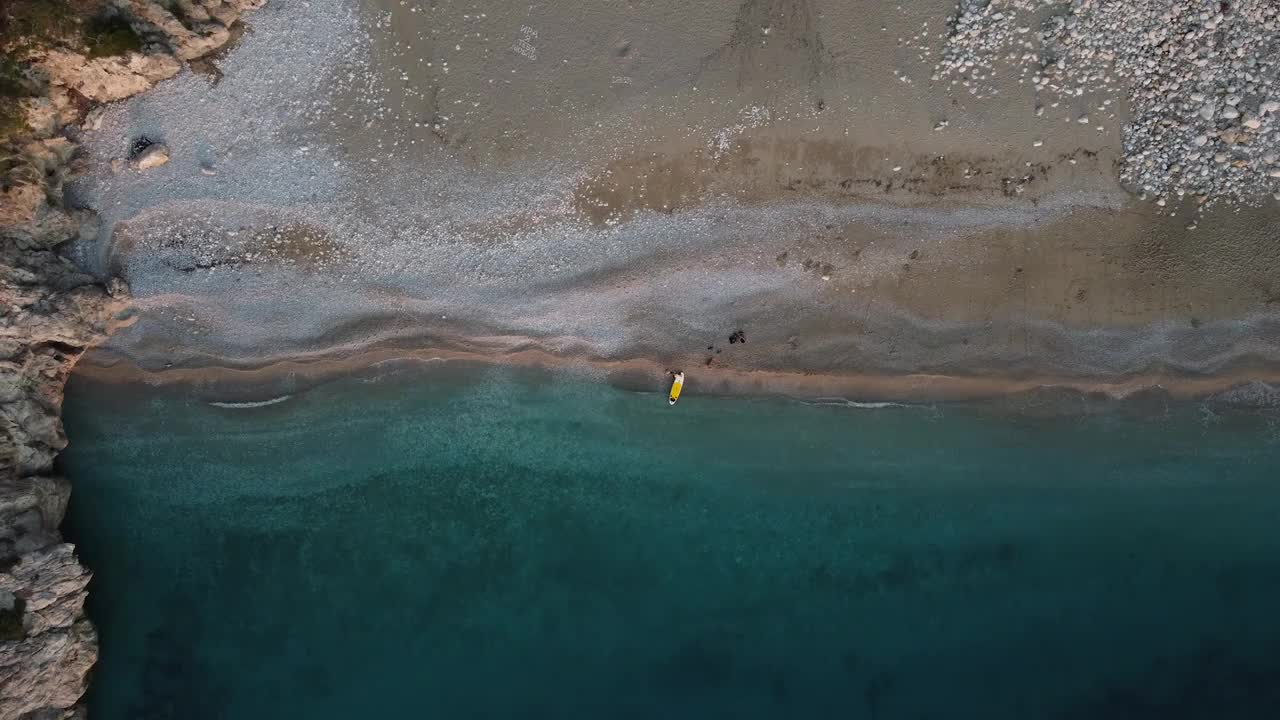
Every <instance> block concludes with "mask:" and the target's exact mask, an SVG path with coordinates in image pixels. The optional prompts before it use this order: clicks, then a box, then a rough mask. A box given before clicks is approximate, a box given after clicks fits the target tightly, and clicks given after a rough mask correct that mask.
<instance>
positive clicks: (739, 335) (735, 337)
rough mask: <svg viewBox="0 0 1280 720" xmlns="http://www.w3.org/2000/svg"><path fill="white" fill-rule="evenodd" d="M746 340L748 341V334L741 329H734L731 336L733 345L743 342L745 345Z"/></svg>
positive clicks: (730, 340)
mask: <svg viewBox="0 0 1280 720" xmlns="http://www.w3.org/2000/svg"><path fill="white" fill-rule="evenodd" d="M746 342H747V334H746V333H744V332H742V331H741V330H734V331H733V334H732V335H730V336H729V344H730V345H733V344H735V343H743V344H744V345H745V344H746Z"/></svg>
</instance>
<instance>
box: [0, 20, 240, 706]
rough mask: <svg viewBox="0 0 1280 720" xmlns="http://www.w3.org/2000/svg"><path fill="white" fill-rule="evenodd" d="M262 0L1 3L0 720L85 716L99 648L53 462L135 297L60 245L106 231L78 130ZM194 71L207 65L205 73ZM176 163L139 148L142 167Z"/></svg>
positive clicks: (209, 49) (209, 45)
mask: <svg viewBox="0 0 1280 720" xmlns="http://www.w3.org/2000/svg"><path fill="white" fill-rule="evenodd" d="M264 2H265V0H174V1H172V2H161V1H158V0H59V1H58V2H43V1H31V2H27V1H26V0H11V1H10V2H0V15H3V16H4V17H3V18H0V24H2V25H6V26H7V27H0V91H3V94H4V97H2V98H0V105H4V106H5V108H4V111H5V112H4V117H3V118H0V120H2V121H3V122H0V126H2V127H0V720H10V719H13V720H18V719H20V718H41V720H55V719H57V718H83V717H85V715H86V713H87V710H86V708H85V705H84V703H83V701H82V698H83V696H84V693H85V690H86V689H87V687H88V684H89V678H90V673H91V670H92V668H93V665H94V663H95V662H96V661H97V657H98V638H97V633H96V631H95V629H94V627H93V625H92V624H91V623H90V621H89V620H88V619H87V618H86V616H85V612H84V603H85V599H86V596H87V591H86V587H87V585H88V583H89V579H90V577H91V576H92V575H91V573H90V571H89V570H88V569H86V568H85V567H84V566H83V565H81V564H80V562H79V560H78V559H77V557H76V554H75V548H74V546H73V545H71V544H70V543H67V542H64V541H63V538H62V536H61V533H60V532H59V531H58V527H59V525H60V524H61V522H62V518H63V514H64V513H65V511H66V507H67V502H68V499H69V498H70V494H71V486H70V484H69V483H68V482H67V480H66V479H65V478H62V477H59V476H58V475H57V474H56V473H55V472H54V458H55V456H56V455H57V453H58V452H59V451H60V450H61V449H62V448H63V447H64V446H65V445H66V437H65V435H64V434H63V430H62V422H61V419H60V414H61V407H62V395H63V386H64V384H65V383H66V380H67V377H68V376H69V375H70V372H71V368H72V367H73V366H74V365H75V363H76V361H77V360H78V359H79V358H80V356H81V355H82V354H83V353H84V351H85V350H86V349H88V348H89V347H91V346H92V345H94V344H96V343H97V342H99V341H100V340H102V339H103V338H105V337H106V335H107V334H109V333H110V331H111V330H112V329H113V327H114V326H115V325H116V324H117V322H118V321H117V318H118V317H119V316H120V312H121V311H122V310H123V309H124V307H125V306H126V304H127V302H128V290H127V288H126V287H125V285H124V283H122V282H120V281H111V282H110V283H107V284H105V285H104V284H103V283H101V282H100V281H99V280H98V279H97V278H94V277H92V276H91V275H89V274H88V273H85V272H83V271H82V270H81V269H80V268H78V267H76V265H75V264H74V263H72V262H71V261H70V260H68V259H67V258H66V257H64V256H63V255H61V254H60V253H59V250H58V248H59V246H61V245H63V244H64V243H66V242H68V241H70V240H72V239H75V238H77V237H82V238H87V237H93V236H95V235H96V234H97V232H98V222H97V218H96V215H95V213H93V212H92V211H91V210H86V209H79V208H73V207H68V205H67V204H66V201H65V198H64V193H63V185H64V183H65V182H66V181H67V180H68V179H69V178H70V177H72V176H73V175H74V174H75V173H76V172H77V160H78V153H77V150H78V140H79V137H80V134H81V133H82V132H84V131H86V130H91V129H93V128H94V127H95V126H96V122H98V117H99V111H98V110H97V108H98V106H99V105H101V104H103V103H109V102H113V101H117V100H121V99H124V98H127V97H129V96H132V95H135V94H137V93H140V92H143V91H145V90H147V89H149V88H151V87H152V86H154V85H155V84H156V83H158V82H160V81H161V80H165V79H168V78H170V77H173V76H174V75H176V74H178V72H179V71H180V70H181V69H182V67H183V64H184V62H186V63H193V65H194V64H195V63H206V64H207V63H208V60H207V59H205V58H208V56H209V55H210V54H211V53H213V52H215V51H217V50H219V49H221V48H223V47H224V46H226V45H227V44H228V43H230V42H232V41H233V40H234V39H235V38H236V37H238V36H239V33H240V24H239V22H240V16H241V15H242V14H243V13H245V12H247V11H249V10H253V9H256V8H258V7H261V6H262V5H263V4H264ZM195 69H200V68H199V67H196V68H195ZM166 159H167V156H166V155H165V154H164V148H163V146H157V145H155V144H151V143H147V144H146V146H144V147H140V148H135V157H134V160H133V163H132V165H133V169H134V171H137V172H145V170H146V169H147V168H148V167H154V166H155V165H158V164H161V163H163V162H164V161H165V160H166Z"/></svg>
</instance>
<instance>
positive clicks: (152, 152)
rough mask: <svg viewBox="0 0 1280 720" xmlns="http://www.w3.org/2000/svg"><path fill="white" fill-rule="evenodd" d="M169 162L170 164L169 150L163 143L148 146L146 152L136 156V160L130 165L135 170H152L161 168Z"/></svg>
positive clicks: (131, 161) (130, 162)
mask: <svg viewBox="0 0 1280 720" xmlns="http://www.w3.org/2000/svg"><path fill="white" fill-rule="evenodd" d="M167 162H169V148H167V147H165V146H164V144H162V143H156V144H154V145H148V146H147V149H146V150H143V151H142V152H140V153H138V154H137V155H136V156H134V158H133V159H132V160H130V161H129V165H130V166H131V167H133V169H134V170H150V169H151V168H157V167H160V166H161V165H163V164H165V163H167Z"/></svg>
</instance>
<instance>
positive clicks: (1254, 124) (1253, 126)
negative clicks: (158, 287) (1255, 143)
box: [1241, 117, 1262, 130]
mask: <svg viewBox="0 0 1280 720" xmlns="http://www.w3.org/2000/svg"><path fill="white" fill-rule="evenodd" d="M1241 124H1242V125H1244V126H1245V127H1247V128H1249V129H1250V130H1257V129H1258V128H1260V127H1262V121H1261V120H1259V119H1258V118H1256V117H1251V118H1245V121H1244V122H1243V123H1241Z"/></svg>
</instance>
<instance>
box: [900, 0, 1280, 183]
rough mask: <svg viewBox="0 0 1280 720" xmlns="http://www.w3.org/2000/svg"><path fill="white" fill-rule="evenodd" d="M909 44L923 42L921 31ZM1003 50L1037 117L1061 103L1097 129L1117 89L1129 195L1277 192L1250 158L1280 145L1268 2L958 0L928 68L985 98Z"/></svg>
mask: <svg viewBox="0 0 1280 720" xmlns="http://www.w3.org/2000/svg"><path fill="white" fill-rule="evenodd" d="M912 41H913V42H916V43H918V44H919V47H920V48H921V49H922V50H927V49H929V48H928V45H929V44H930V43H928V42H926V40H925V38H924V36H923V35H919V36H917V37H915V38H912ZM922 57H925V58H930V59H932V58H937V57H938V55H937V54H936V53H934V52H932V51H931V52H922ZM1007 61H1012V62H1013V63H1014V64H1015V65H1016V66H1017V73H1018V81H1019V82H1022V83H1030V84H1031V85H1032V87H1033V88H1034V89H1035V91H1036V93H1037V96H1038V97H1037V103H1036V115H1037V116H1040V115H1041V114H1042V113H1043V112H1044V108H1045V107H1046V106H1048V107H1051V108H1058V107H1059V106H1062V111H1068V112H1069V111H1070V110H1068V108H1072V109H1074V111H1075V113H1076V115H1075V118H1074V119H1075V120H1076V122H1078V123H1080V124H1094V125H1095V126H1098V127H1102V126H1103V125H1104V123H1103V122H1102V121H1101V120H1100V119H1099V117H1098V116H1104V117H1105V118H1106V119H1114V118H1116V117H1117V110H1118V108H1117V107H1116V106H1115V105H1112V104H1111V103H1110V102H1109V101H1110V100H1111V99H1112V97H1114V96H1122V97H1127V99H1128V102H1129V121H1128V123H1127V124H1126V125H1125V126H1124V128H1123V135H1122V143H1123V154H1122V156H1121V158H1120V179H1121V182H1122V183H1123V184H1124V185H1125V186H1126V187H1128V188H1130V189H1131V190H1132V191H1134V192H1135V193H1140V194H1142V195H1145V196H1146V197H1147V198H1148V199H1150V200H1153V201H1154V200H1157V199H1165V200H1166V201H1170V202H1171V201H1173V200H1175V199H1176V198H1178V197H1182V196H1185V195H1203V196H1205V197H1207V198H1208V202H1207V203H1204V204H1203V205H1202V206H1204V205H1211V204H1214V203H1216V202H1232V203H1240V202H1250V201H1252V200H1254V199H1257V198H1261V197H1265V196H1267V195H1270V194H1272V193H1274V192H1275V191H1276V190H1277V189H1280V184H1277V183H1276V181H1275V178H1274V177H1273V176H1272V175H1271V174H1270V172H1269V170H1268V169H1267V168H1266V167H1265V166H1264V163H1260V162H1258V161H1257V160H1258V159H1259V157H1260V156H1261V155H1262V154H1263V153H1265V152H1267V151H1269V150H1274V149H1275V148H1276V147H1277V146H1280V3H1276V2H1275V1H1274V0H1238V1H1237V2H1221V3H1206V2H1203V1H1202V0H1128V1H1127V2H1102V1H1100V0H1073V1H1071V2H1067V1H1065V0H1004V1H1002V2H995V3H991V2H981V1H977V0H974V1H969V0H964V1H962V2H960V3H959V5H958V11H957V14H956V15H955V16H954V17H953V18H952V20H951V22H950V24H949V32H948V35H947V37H946V40H945V45H944V47H943V48H942V53H941V59H939V60H937V61H936V65H935V69H934V75H933V77H934V79H935V81H946V82H949V83H950V85H951V86H952V87H953V88H955V89H957V90H965V91H968V93H969V94H971V95H974V96H976V97H978V98H985V97H992V96H994V95H996V94H997V92H998V84H997V80H996V78H998V77H1000V76H1001V75H1002V74H1004V73H1005V72H1006V71H1005V70H1004V69H999V70H997V65H998V64H1000V63H1004V62H1007ZM1041 98H1043V99H1044V100H1043V101H1041ZM1104 98H1105V99H1104ZM1086 108H1087V109H1088V110H1089V111H1090V112H1089V113H1086V112H1084V110H1085V109H1086ZM1095 111H1096V115H1095V114H1094V112H1095ZM1059 117H1060V119H1059V122H1061V121H1062V120H1066V121H1068V122H1069V121H1070V120H1071V119H1072V117H1071V116H1070V115H1068V116H1066V117H1062V116H1059Z"/></svg>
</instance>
